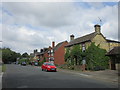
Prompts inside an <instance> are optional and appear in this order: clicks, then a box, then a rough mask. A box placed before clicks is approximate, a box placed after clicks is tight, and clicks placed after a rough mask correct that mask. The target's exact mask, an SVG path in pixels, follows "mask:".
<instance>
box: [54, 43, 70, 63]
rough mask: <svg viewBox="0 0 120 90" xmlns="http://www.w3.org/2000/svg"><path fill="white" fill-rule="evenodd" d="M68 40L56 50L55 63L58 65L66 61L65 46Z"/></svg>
mask: <svg viewBox="0 0 120 90" xmlns="http://www.w3.org/2000/svg"><path fill="white" fill-rule="evenodd" d="M67 44H68V42H64V43H62V45H61V47H59V48H58V49H57V50H56V51H55V52H54V63H55V64H58V65H62V64H64V63H65V60H64V55H65V48H64V46H65V45H67Z"/></svg>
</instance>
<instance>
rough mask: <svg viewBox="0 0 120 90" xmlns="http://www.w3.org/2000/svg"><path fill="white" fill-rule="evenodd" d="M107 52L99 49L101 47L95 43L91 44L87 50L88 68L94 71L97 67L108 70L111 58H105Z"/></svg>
mask: <svg viewBox="0 0 120 90" xmlns="http://www.w3.org/2000/svg"><path fill="white" fill-rule="evenodd" d="M106 52H107V51H106V50H104V49H101V48H99V45H98V46H96V45H95V43H91V45H90V46H89V47H88V49H87V50H86V63H87V68H88V69H93V68H94V67H96V66H102V67H104V68H107V67H108V60H109V58H108V57H107V56H105V54H106Z"/></svg>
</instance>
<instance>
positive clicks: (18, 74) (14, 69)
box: [2, 64, 117, 88]
mask: <svg viewBox="0 0 120 90" xmlns="http://www.w3.org/2000/svg"><path fill="white" fill-rule="evenodd" d="M6 66H7V67H6V72H5V73H4V74H3V78H2V88H117V86H116V85H113V84H108V83H105V82H101V81H98V80H95V79H89V78H85V77H83V76H80V75H77V74H70V73H67V72H60V71H58V72H45V71H42V70H41V68H40V67H35V66H21V65H15V64H8V65H6Z"/></svg>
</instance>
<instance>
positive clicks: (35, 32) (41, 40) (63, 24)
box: [3, 2, 118, 52]
mask: <svg viewBox="0 0 120 90" xmlns="http://www.w3.org/2000/svg"><path fill="white" fill-rule="evenodd" d="M77 3H78V2H77ZM77 3H75V2H74V3H72V2H71V3H70V2H68V3H63V2H62V3H61V2H60V3H55V2H54V3H50V2H49V3H48V2H46V3H43V2H42V3H40V2H39V3H38V2H37V3H35V2H34V3H25V2H24V3H15V2H14V3H4V4H3V8H4V9H5V10H6V11H4V12H3V41H4V44H3V45H4V46H9V47H11V48H12V49H14V50H16V51H20V52H25V51H28V52H32V51H33V50H34V49H36V48H38V49H40V48H44V47H48V46H50V45H51V42H52V41H53V40H54V41H55V42H56V44H57V43H59V42H61V41H64V40H68V41H69V36H70V34H74V35H75V38H77V37H80V36H83V35H85V34H89V33H91V32H94V24H97V23H99V18H98V17H100V18H101V19H102V24H103V25H102V33H103V35H105V37H107V38H110V39H115V40H117V38H118V37H117V33H118V9H117V5H114V6H104V5H103V4H102V3H88V4H89V5H90V7H88V6H85V5H84V4H83V5H81V4H80V5H79V3H78V5H77ZM28 25H30V26H28ZM31 26H32V27H31ZM36 28H37V29H36ZM108 32H109V33H108Z"/></svg>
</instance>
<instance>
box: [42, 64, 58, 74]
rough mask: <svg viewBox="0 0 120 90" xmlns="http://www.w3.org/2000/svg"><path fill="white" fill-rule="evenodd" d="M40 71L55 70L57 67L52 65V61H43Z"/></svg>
mask: <svg viewBox="0 0 120 90" xmlns="http://www.w3.org/2000/svg"><path fill="white" fill-rule="evenodd" d="M41 68H42V71H43V70H45V71H55V72H56V71H57V67H56V66H55V65H54V63H51V62H44V63H43V64H42V66H41Z"/></svg>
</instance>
